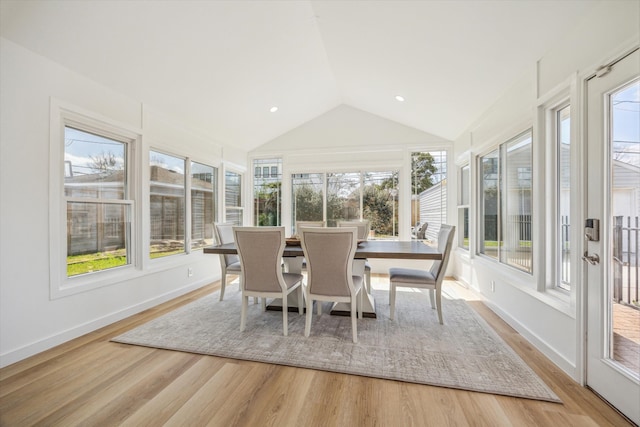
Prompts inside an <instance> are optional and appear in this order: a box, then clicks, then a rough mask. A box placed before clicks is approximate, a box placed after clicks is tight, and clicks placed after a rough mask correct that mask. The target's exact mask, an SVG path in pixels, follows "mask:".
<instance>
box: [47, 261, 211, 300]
mask: <svg viewBox="0 0 640 427" xmlns="http://www.w3.org/2000/svg"><path fill="white" fill-rule="evenodd" d="M203 256H208V255H205V254H204V253H203V251H202V250H197V251H193V252H192V253H191V254H176V255H173V256H169V257H166V258H157V259H153V260H150V261H148V264H147V266H146V268H144V269H141V268H136V267H135V266H133V265H127V266H123V267H118V268H115V269H113V270H112V271H100V272H96V273H90V274H85V275H80V276H76V277H72V278H66V277H65V278H63V279H62V280H61V281H60V282H59V283H53V282H52V283H51V286H50V299H51V300H55V299H59V298H64V297H68V296H72V295H75V294H79V293H83V292H89V291H92V290H94V289H99V288H102V287H105V286H112V285H116V284H118V283H122V282H125V281H129V280H134V279H137V278H139V277H143V276H146V275H149V274H153V273H158V272H162V271H166V270H171V269H174V268H179V267H182V266H186V265H189V264H191V263H193V262H194V261H196V260H198V259H200V258H201V257H203Z"/></svg>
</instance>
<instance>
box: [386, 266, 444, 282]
mask: <svg viewBox="0 0 640 427" xmlns="http://www.w3.org/2000/svg"><path fill="white" fill-rule="evenodd" d="M389 279H390V280H391V281H392V282H402V283H415V284H416V285H420V284H426V285H433V284H435V283H436V278H435V276H434V275H433V273H431V272H430V271H427V270H416V269H413V268H397V267H394V268H390V269H389Z"/></svg>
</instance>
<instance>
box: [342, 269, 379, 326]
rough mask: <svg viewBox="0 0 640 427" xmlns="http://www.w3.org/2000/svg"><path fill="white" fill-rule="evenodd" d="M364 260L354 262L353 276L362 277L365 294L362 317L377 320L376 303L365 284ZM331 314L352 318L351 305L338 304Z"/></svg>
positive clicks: (345, 303) (346, 303)
mask: <svg viewBox="0 0 640 427" xmlns="http://www.w3.org/2000/svg"><path fill="white" fill-rule="evenodd" d="M364 264H365V260H364V259H355V260H353V275H354V276H360V277H362V290H361V291H360V292H364V295H363V297H364V298H362V317H369V318H376V317H377V316H376V302H375V300H374V298H373V295H371V294H369V293H368V292H367V287H366V286H365V283H364ZM331 314H332V315H334V316H351V305H350V303H348V302H337V303H335V304H333V307H332V308H331Z"/></svg>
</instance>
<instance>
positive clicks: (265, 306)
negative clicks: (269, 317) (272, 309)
mask: <svg viewBox="0 0 640 427" xmlns="http://www.w3.org/2000/svg"><path fill="white" fill-rule="evenodd" d="M262 311H267V299H266V298H262Z"/></svg>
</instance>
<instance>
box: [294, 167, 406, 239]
mask: <svg viewBox="0 0 640 427" xmlns="http://www.w3.org/2000/svg"><path fill="white" fill-rule="evenodd" d="M291 200H292V204H291V209H292V210H291V217H292V219H293V221H292V222H293V224H292V225H293V227H294V230H295V223H296V222H297V221H325V222H326V224H327V226H329V227H335V226H336V224H337V222H338V221H340V220H363V219H365V220H369V222H370V225H371V231H370V233H371V238H373V239H396V238H397V237H398V232H399V229H398V205H399V191H398V171H395V170H390V171H355V172H327V173H303V174H292V175H291ZM294 230H292V232H293V231H294Z"/></svg>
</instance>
